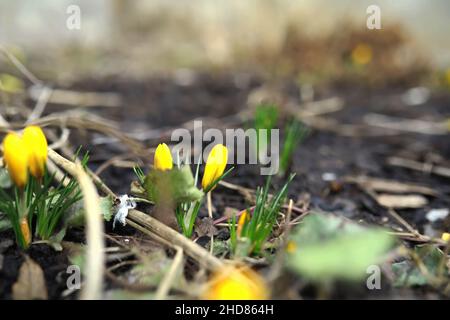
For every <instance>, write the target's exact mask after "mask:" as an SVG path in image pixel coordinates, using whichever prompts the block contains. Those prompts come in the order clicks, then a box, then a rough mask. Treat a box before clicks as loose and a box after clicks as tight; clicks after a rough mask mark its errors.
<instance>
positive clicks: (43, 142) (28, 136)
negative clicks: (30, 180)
mask: <svg viewBox="0 0 450 320" xmlns="http://www.w3.org/2000/svg"><path fill="white" fill-rule="evenodd" d="M23 141H24V143H25V145H26V148H27V149H28V157H29V158H28V165H29V168H30V172H31V174H32V175H33V177H35V178H36V179H41V178H42V177H43V176H44V172H45V166H46V163H47V156H48V144H47V139H46V138H45V134H44V132H43V131H42V129H41V128H40V127H38V126H28V127H26V128H25V130H24V131H23Z"/></svg>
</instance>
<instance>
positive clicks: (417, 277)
mask: <svg viewBox="0 0 450 320" xmlns="http://www.w3.org/2000/svg"><path fill="white" fill-rule="evenodd" d="M414 251H415V253H416V254H417V256H418V257H419V258H420V260H421V261H422V262H423V264H424V266H425V267H426V269H427V271H428V273H429V276H437V271H438V269H439V267H440V264H441V262H442V259H443V258H444V253H443V252H442V251H441V250H440V249H439V248H437V247H436V246H433V245H428V244H426V245H422V246H417V247H415V248H414ZM392 271H393V272H394V274H395V280H394V286H397V287H404V286H407V287H412V286H424V285H427V284H430V277H429V276H428V277H427V276H426V275H425V274H423V273H422V272H421V271H420V269H419V268H418V267H417V265H416V264H415V263H414V262H413V261H411V260H405V261H402V262H397V263H394V264H392ZM443 271H445V272H447V267H446V266H445V265H444V270H443Z"/></svg>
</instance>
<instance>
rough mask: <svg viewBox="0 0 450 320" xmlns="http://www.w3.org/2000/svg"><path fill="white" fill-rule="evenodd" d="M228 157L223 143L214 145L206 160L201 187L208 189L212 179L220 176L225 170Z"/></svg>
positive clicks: (214, 179) (212, 181)
mask: <svg viewBox="0 0 450 320" xmlns="http://www.w3.org/2000/svg"><path fill="white" fill-rule="evenodd" d="M227 159H228V149H227V147H225V146H224V145H223V144H217V145H215V146H214V147H213V148H212V150H211V152H210V153H209V155H208V159H207V160H206V167H205V172H204V173H203V179H202V188H203V190H205V189H208V188H209V187H210V186H211V185H212V184H213V183H214V181H216V180H217V179H218V178H220V177H221V176H222V174H223V172H224V171H225V167H226V166H227Z"/></svg>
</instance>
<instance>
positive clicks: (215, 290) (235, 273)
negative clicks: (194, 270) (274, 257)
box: [202, 267, 269, 300]
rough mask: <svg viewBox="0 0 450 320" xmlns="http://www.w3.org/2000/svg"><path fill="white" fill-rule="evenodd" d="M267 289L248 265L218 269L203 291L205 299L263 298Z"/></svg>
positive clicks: (267, 291)
mask: <svg viewBox="0 0 450 320" xmlns="http://www.w3.org/2000/svg"><path fill="white" fill-rule="evenodd" d="M268 298H269V289H268V287H267V285H266V283H265V281H264V279H263V278H262V277H260V276H259V275H258V274H257V273H256V272H255V271H253V270H252V269H250V268H248V267H244V268H237V267H225V268H223V269H221V270H218V271H217V272H216V273H215V274H214V275H213V277H212V279H211V281H210V282H209V283H208V285H207V287H206V289H205V291H204V292H203V295H202V299H206V300H265V299H268Z"/></svg>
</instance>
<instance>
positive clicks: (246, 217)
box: [237, 210, 250, 237]
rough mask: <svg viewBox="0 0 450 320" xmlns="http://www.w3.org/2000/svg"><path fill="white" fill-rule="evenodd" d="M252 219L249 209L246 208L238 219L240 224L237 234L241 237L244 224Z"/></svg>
mask: <svg viewBox="0 0 450 320" xmlns="http://www.w3.org/2000/svg"><path fill="white" fill-rule="evenodd" d="M248 221H250V215H249V214H248V210H245V211H244V212H243V213H242V214H241V216H240V217H239V220H238V225H237V235H238V236H239V237H240V236H241V233H242V229H243V228H244V225H245V224H246V223H247V222H248Z"/></svg>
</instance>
